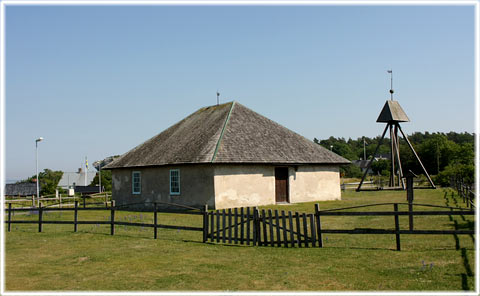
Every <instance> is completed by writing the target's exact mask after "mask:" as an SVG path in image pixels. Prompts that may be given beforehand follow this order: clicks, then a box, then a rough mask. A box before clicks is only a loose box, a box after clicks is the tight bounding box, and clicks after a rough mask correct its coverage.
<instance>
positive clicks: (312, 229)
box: [310, 214, 315, 247]
mask: <svg viewBox="0 0 480 296" xmlns="http://www.w3.org/2000/svg"><path fill="white" fill-rule="evenodd" d="M310 232H311V233H312V247H315V220H314V219H313V214H311V215H310Z"/></svg>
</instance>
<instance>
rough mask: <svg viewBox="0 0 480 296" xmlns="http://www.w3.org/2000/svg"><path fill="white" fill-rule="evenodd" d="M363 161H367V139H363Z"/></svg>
mask: <svg viewBox="0 0 480 296" xmlns="http://www.w3.org/2000/svg"><path fill="white" fill-rule="evenodd" d="M363 160H367V150H366V149H365V137H363Z"/></svg>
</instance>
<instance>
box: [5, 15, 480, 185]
mask: <svg viewBox="0 0 480 296" xmlns="http://www.w3.org/2000/svg"><path fill="white" fill-rule="evenodd" d="M5 31H6V38H5V40H6V100H5V106H6V112H5V113H6V118H5V130H6V136H5V140H6V143H5V147H6V152H5V157H6V179H7V180H9V179H22V178H26V177H28V176H30V175H33V174H34V172H35V139H36V138H38V137H40V136H43V137H44V138H45V141H44V142H42V143H40V150H39V154H40V161H39V166H40V169H43V168H51V169H54V170H63V171H75V170H76V169H77V168H78V167H80V166H82V164H83V162H84V159H85V156H88V159H89V163H92V162H93V161H95V160H99V159H103V158H105V157H107V156H110V155H115V154H123V153H125V152H127V151H128V150H130V149H131V148H133V147H135V146H136V145H138V144H140V143H142V142H143V141H145V140H147V139H149V138H151V137H152V136H154V135H156V134H158V133H159V132H161V131H163V130H164V129H166V128H168V127H169V126H170V125H172V124H174V123H176V122H177V121H179V120H181V119H182V118H184V117H185V116H187V115H188V114H190V113H193V112H194V111H196V110H197V109H198V108H200V107H203V106H208V105H213V104H215V103H216V95H215V93H216V90H217V89H218V90H219V92H220V93H221V97H220V100H221V102H227V101H231V100H236V101H238V102H240V103H241V104H243V105H245V106H247V107H249V108H251V109H253V110H255V111H257V112H258V113H260V114H262V115H265V116H267V117H269V118H270V119H272V120H274V121H276V122H278V123H280V124H282V125H284V126H286V127H287V128H290V129H291V130H293V131H295V132H298V133H299V134H301V135H303V136H305V137H307V138H309V139H313V138H314V137H316V138H318V139H324V138H328V137H329V136H335V137H345V138H349V137H351V138H357V137H361V136H364V135H365V136H369V137H373V136H377V135H379V134H380V133H381V132H382V131H383V125H380V124H377V123H375V120H376V118H377V116H378V114H379V113H380V110H381V108H382V107H383V104H384V103H385V100H387V99H389V94H388V90H389V88H390V77H389V75H388V74H387V69H390V68H392V69H393V72H394V89H395V99H396V100H398V101H399V102H400V104H401V105H402V107H403V109H404V110H405V112H406V113H407V115H408V116H409V117H410V120H411V122H410V123H405V124H403V125H402V127H403V129H404V130H405V132H407V133H408V134H410V133H412V132H415V131H422V132H423V131H429V132H437V131H440V132H449V131H457V132H464V131H467V132H474V124H475V111H474V106H475V98H474V88H475V84H474V7H473V6H452V5H450V6H371V5H370V6H323V5H317V6H13V5H9V6H7V8H6V29H5Z"/></svg>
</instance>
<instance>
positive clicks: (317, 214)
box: [315, 203, 323, 248]
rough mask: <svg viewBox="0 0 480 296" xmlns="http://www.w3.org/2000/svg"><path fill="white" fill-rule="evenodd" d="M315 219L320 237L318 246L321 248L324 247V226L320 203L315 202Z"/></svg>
mask: <svg viewBox="0 0 480 296" xmlns="http://www.w3.org/2000/svg"><path fill="white" fill-rule="evenodd" d="M315 220H316V222H317V223H316V224H317V237H318V246H319V247H320V248H322V247H323V240H322V226H321V224H320V209H319V206H318V203H317V204H315Z"/></svg>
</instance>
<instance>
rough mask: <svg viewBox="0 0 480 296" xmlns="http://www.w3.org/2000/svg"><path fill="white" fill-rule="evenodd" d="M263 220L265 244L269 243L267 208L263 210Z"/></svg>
mask: <svg viewBox="0 0 480 296" xmlns="http://www.w3.org/2000/svg"><path fill="white" fill-rule="evenodd" d="M261 221H262V222H263V223H262V224H263V245H264V246H267V245H268V234H267V215H266V214H265V210H262V219H261Z"/></svg>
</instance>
